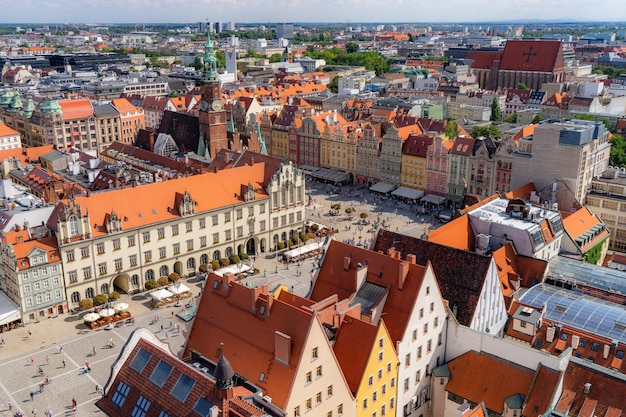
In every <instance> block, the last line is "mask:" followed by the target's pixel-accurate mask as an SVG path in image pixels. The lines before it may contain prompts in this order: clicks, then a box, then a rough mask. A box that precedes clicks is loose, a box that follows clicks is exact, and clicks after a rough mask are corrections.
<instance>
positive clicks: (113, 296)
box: [109, 291, 120, 301]
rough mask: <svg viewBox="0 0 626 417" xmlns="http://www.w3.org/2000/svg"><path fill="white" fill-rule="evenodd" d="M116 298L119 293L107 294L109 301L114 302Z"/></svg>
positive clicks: (118, 296)
mask: <svg viewBox="0 0 626 417" xmlns="http://www.w3.org/2000/svg"><path fill="white" fill-rule="evenodd" d="M118 298H120V293H119V292H117V291H113V292H112V293H111V294H109V301H115V300H117V299H118Z"/></svg>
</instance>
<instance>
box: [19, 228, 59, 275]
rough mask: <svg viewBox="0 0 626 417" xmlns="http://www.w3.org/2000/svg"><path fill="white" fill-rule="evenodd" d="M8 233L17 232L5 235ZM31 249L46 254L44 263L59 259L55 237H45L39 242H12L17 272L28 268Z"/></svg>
mask: <svg viewBox="0 0 626 417" xmlns="http://www.w3.org/2000/svg"><path fill="white" fill-rule="evenodd" d="M9 233H19V232H8V233H7V235H8V234H9ZM12 237H13V236H7V239H10V238H12ZM33 249H40V250H42V251H44V252H45V253H46V254H47V259H46V262H58V261H60V259H61V258H60V256H59V248H58V245H57V239H56V237H46V238H43V239H39V240H24V241H23V242H21V243H18V242H14V246H13V250H14V251H15V259H16V260H17V266H18V269H19V270H23V269H28V268H30V262H29V260H28V255H29V254H30V253H31V252H32V251H33Z"/></svg>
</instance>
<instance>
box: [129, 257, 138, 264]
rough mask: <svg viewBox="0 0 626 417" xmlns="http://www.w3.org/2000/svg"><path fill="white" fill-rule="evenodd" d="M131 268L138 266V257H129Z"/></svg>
mask: <svg viewBox="0 0 626 417" xmlns="http://www.w3.org/2000/svg"><path fill="white" fill-rule="evenodd" d="M128 259H129V262H130V266H137V255H130V256H129V257H128Z"/></svg>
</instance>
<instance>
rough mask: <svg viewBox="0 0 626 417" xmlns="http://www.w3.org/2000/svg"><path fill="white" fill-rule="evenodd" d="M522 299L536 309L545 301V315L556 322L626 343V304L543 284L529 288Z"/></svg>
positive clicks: (579, 291)
mask: <svg viewBox="0 0 626 417" xmlns="http://www.w3.org/2000/svg"><path fill="white" fill-rule="evenodd" d="M520 302H521V303H524V304H528V305H531V306H533V307H536V308H542V306H543V305H544V304H545V306H546V314H545V317H546V318H548V319H549V320H551V321H553V322H556V323H560V324H564V325H566V326H570V327H573V328H576V329H580V330H583V331H586V332H588V333H591V334H595V335H597V336H600V337H604V338H607V339H609V340H616V341H619V342H622V343H626V306H623V305H620V304H616V303H613V302H610V301H608V300H603V299H600V298H596V297H592V296H590V295H584V294H582V291H581V290H579V289H576V288H574V289H572V290H567V289H565V288H560V287H555V286H553V285H550V284H543V283H542V284H537V285H535V286H534V287H532V288H530V289H529V290H528V291H526V292H525V293H524V294H523V295H522V296H521V297H520Z"/></svg>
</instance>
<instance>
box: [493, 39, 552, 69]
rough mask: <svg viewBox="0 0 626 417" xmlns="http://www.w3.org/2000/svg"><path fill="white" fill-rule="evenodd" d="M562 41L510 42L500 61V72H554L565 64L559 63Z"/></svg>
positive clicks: (507, 43)
mask: <svg viewBox="0 0 626 417" xmlns="http://www.w3.org/2000/svg"><path fill="white" fill-rule="evenodd" d="M561 44H562V42H561V41H560V40H554V41H553V40H541V41H540V40H512V39H511V40H508V41H507V42H506V45H505V47H504V52H503V53H502V58H501V59H500V70H512V71H533V72H535V71H536V72H553V71H554V69H555V68H556V67H558V66H562V65H563V62H560V63H559V62H557V58H558V57H559V53H560V52H561Z"/></svg>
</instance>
